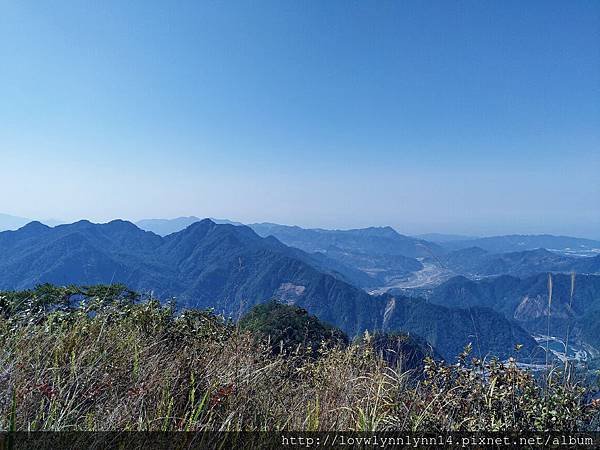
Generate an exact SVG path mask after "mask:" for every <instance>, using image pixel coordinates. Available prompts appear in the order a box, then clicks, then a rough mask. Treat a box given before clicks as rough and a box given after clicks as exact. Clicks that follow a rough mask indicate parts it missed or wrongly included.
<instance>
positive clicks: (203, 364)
mask: <svg viewBox="0 0 600 450" xmlns="http://www.w3.org/2000/svg"><path fill="white" fill-rule="evenodd" d="M100 293H101V294H102V295H99V294H100ZM58 294H60V295H58ZM62 294H64V292H62V291H59V292H56V293H55V294H53V295H54V300H53V301H52V302H50V303H49V302H48V300H47V298H46V299H45V297H42V296H34V298H29V299H25V300H24V302H23V303H22V304H21V306H19V307H15V303H14V302H13V303H11V300H10V299H8V301H6V300H7V299H6V298H4V299H2V298H1V295H0V349H1V350H0V430H142V431H144V430H157V431H160V430H165V431H167V430H168V431H171V430H183V431H201V430H294V431H296V430H360V431H369V430H412V431H436V430H439V431H452V430H557V429H569V430H574V429H585V428H586V427H590V426H592V420H593V417H594V415H595V409H594V408H593V406H591V405H586V403H585V401H584V399H585V397H584V392H583V389H581V388H580V387H579V386H577V385H574V384H571V383H562V382H561V383H554V384H551V385H548V386H547V387H546V388H545V389H541V388H540V386H539V385H538V384H537V382H536V380H535V378H534V377H533V376H532V375H531V374H530V373H529V372H526V371H523V370H521V369H519V368H518V366H517V365H516V364H515V362H514V361H510V362H508V363H502V362H500V361H496V360H491V361H489V362H485V363H484V362H481V361H479V360H477V359H474V358H472V359H471V360H469V354H468V351H466V352H465V353H464V354H462V355H461V356H460V358H459V360H458V362H457V363H456V364H447V363H443V362H440V361H434V360H432V359H428V360H427V361H426V363H425V367H424V368H423V369H421V372H418V373H415V372H411V371H407V370H406V368H405V367H402V366H389V365H388V364H387V363H386V362H385V361H384V359H383V358H382V357H381V355H379V354H378V353H377V352H376V351H375V350H374V346H373V345H371V343H370V339H369V337H365V339H362V340H361V341H360V342H358V341H357V342H356V343H353V344H350V345H347V346H343V345H337V346H323V347H322V348H321V350H320V351H319V352H318V354H317V356H315V355H314V352H313V351H312V349H304V348H297V349H296V350H294V351H290V352H284V351H282V352H273V347H272V343H269V342H265V341H260V340H257V339H256V337H255V336H252V335H250V334H248V333H245V332H243V331H242V330H240V329H239V328H237V327H235V326H234V325H233V324H231V323H229V322H228V321H227V320H224V319H223V318H221V317H218V316H215V315H213V314H212V313H210V312H206V311H194V310H191V311H186V312H184V313H182V314H177V313H176V311H175V309H174V308H173V307H172V306H171V305H161V304H160V303H159V302H157V301H155V300H153V299H149V300H147V301H144V302H142V303H136V302H135V301H133V300H132V298H129V297H127V295H125V294H124V293H123V292H111V293H110V295H105V294H106V293H105V292H100V291H98V292H96V293H94V292H93V291H92V292H91V293H90V291H85V292H83V294H82V293H79V294H77V295H83V297H84V300H83V301H82V302H81V304H80V305H77V306H72V305H71V306H69V305H68V302H64V303H59V302H57V301H56V299H57V298H63V297H64V296H63V295H62ZM31 295H32V296H33V294H31ZM35 295H38V294H35ZM69 295H71V294H69ZM77 295H75V298H77ZM18 300H19V301H21V300H23V298H22V297H19V298H18ZM3 302H4V303H3ZM2 305H4V306H2ZM281 348H282V349H283V346H282V347H281ZM548 405H551V408H549V407H548Z"/></svg>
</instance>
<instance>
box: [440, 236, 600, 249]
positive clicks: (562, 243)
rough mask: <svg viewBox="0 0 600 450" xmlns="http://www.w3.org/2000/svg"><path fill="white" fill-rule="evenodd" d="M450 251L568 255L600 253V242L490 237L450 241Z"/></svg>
mask: <svg viewBox="0 0 600 450" xmlns="http://www.w3.org/2000/svg"><path fill="white" fill-rule="evenodd" d="M443 246H444V248H446V249H448V250H460V249H465V248H469V247H478V248H481V249H483V250H485V251H487V252H490V253H508V252H522V251H525V250H537V249H541V248H544V249H547V250H556V251H561V252H566V253H577V252H583V253H587V252H593V251H596V253H600V241H595V240H592V239H584V238H577V237H571V236H553V235H549V234H537V235H522V234H513V235H507V236H489V237H483V238H476V239H464V240H448V241H446V242H444V243H443Z"/></svg>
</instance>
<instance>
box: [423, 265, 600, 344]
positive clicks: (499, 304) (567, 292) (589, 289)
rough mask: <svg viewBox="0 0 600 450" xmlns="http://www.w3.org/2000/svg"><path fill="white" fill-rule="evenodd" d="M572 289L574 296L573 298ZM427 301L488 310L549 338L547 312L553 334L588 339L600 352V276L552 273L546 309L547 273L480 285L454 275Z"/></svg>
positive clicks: (479, 281) (487, 281)
mask: <svg viewBox="0 0 600 450" xmlns="http://www.w3.org/2000/svg"><path fill="white" fill-rule="evenodd" d="M571 288H573V296H572V297H571ZM428 299H429V301H430V302H432V303H436V304H438V305H444V306H447V307H454V308H469V307H474V306H476V307H488V308H492V309H494V310H495V311H498V312H500V313H502V314H503V315H504V316H505V317H507V318H509V319H514V320H516V321H518V322H519V323H520V324H521V325H522V326H523V327H525V328H526V329H527V330H529V331H530V332H537V333H541V334H546V333H547V330H548V313H550V314H549V315H550V331H551V333H552V334H554V335H558V336H561V337H564V336H566V332H567V329H568V328H570V327H571V328H574V330H573V334H574V337H577V336H580V335H581V336H583V335H587V336H586V337H585V342H587V343H589V344H590V345H592V346H594V347H596V348H597V349H599V350H600V333H595V334H594V333H592V332H591V330H596V331H599V332H600V328H599V325H598V324H599V323H600V322H598V321H597V320H596V318H598V317H600V276H597V275H576V276H575V278H574V280H573V279H572V277H571V275H569V274H553V275H552V302H551V304H550V306H549V305H548V304H549V302H548V274H545V273H544V274H537V275H535V276H531V277H527V278H524V279H520V278H517V277H513V276H507V275H504V276H500V277H496V278H490V279H483V280H478V281H473V280H469V279H467V278H465V277H455V278H453V279H451V280H449V281H447V282H445V283H443V284H442V285H440V286H438V287H437V288H435V289H433V291H432V293H431V295H430V296H429V298H428Z"/></svg>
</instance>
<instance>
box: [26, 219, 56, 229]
mask: <svg viewBox="0 0 600 450" xmlns="http://www.w3.org/2000/svg"><path fill="white" fill-rule="evenodd" d="M49 229H50V227H49V226H48V225H44V224H43V223H42V222H39V221H37V220H34V221H32V222H29V223H28V224H26V225H23V226H22V227H21V230H22V231H44V230H49Z"/></svg>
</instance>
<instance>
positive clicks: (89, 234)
mask: <svg viewBox="0 0 600 450" xmlns="http://www.w3.org/2000/svg"><path fill="white" fill-rule="evenodd" d="M0 255H2V256H1V257H0V289H4V290H6V289H24V288H29V287H32V286H34V285H36V284H38V283H44V282H52V283H56V284H62V285H68V284H96V283H123V284H126V285H128V286H130V287H131V288H133V289H136V290H141V291H148V290H152V291H153V292H154V293H155V294H156V295H158V296H159V297H161V298H167V297H170V296H175V297H177V300H178V302H179V304H180V305H181V306H194V307H200V308H214V309H215V310H216V311H217V312H222V313H225V314H226V315H231V316H233V317H239V315H241V313H243V312H244V311H246V310H247V309H248V308H250V307H251V306H253V305H255V304H258V303H262V302H264V301H267V300H268V299H270V298H277V299H279V300H280V301H283V302H285V303H288V304H296V305H298V306H301V307H303V308H305V309H307V310H308V311H309V312H310V313H311V314H314V315H316V316H317V317H319V318H320V319H321V320H324V321H326V322H328V323H331V324H333V325H335V326H338V327H339V328H341V329H342V330H344V331H345V332H346V333H348V334H349V335H350V336H355V335H357V334H360V333H362V332H364V331H365V330H372V331H377V330H379V331H405V332H412V333H416V334H417V335H419V336H422V337H423V338H424V339H427V340H428V341H430V342H431V343H432V344H433V345H434V346H435V347H436V348H437V349H438V350H439V351H440V353H441V354H442V355H443V356H444V357H446V358H448V359H453V358H454V357H455V356H456V354H457V353H458V352H459V351H460V350H461V349H462V347H463V346H464V345H466V344H467V343H468V342H471V341H473V340H474V339H476V338H477V339H478V341H479V343H480V349H481V351H482V352H483V353H484V354H485V353H492V354H495V355H498V356H501V357H506V356H508V355H510V354H511V352H512V348H513V345H514V344H516V343H521V344H523V345H525V348H526V350H527V352H529V354H534V353H535V351H536V348H537V344H536V343H535V341H534V340H533V339H532V338H531V336H530V335H528V334H527V333H526V332H525V331H524V330H523V329H522V328H520V327H519V326H518V325H516V324H514V323H513V322H511V321H509V320H507V319H505V318H504V317H503V316H502V315H501V314H499V313H496V312H494V311H492V310H489V309H485V308H478V307H475V308H470V309H468V310H464V309H449V308H446V307H443V306H437V305H434V304H431V303H427V302H424V301H416V300H414V299H410V298H406V297H401V296H390V295H383V296H370V295H368V294H367V293H366V292H364V291H363V290H361V289H358V288H356V287H354V286H352V285H350V284H348V283H346V282H345V281H343V279H341V278H339V277H336V276H333V275H332V274H329V273H325V272H323V270H322V269H321V267H320V266H319V263H320V264H323V262H322V261H320V262H318V263H317V262H315V260H314V259H313V256H311V255H309V254H307V253H305V252H302V251H301V250H299V249H295V248H290V247H287V246H286V245H284V244H283V243H281V242H280V241H279V240H277V239H276V238H274V237H272V236H270V237H267V238H261V237H260V236H258V235H257V234H256V233H255V232H254V231H253V230H252V229H250V228H249V227H246V226H233V225H229V224H215V223H214V222H212V221H211V220H208V219H205V220H202V221H200V222H195V223H193V224H192V225H190V226H189V227H187V228H186V229H184V230H182V231H180V232H177V233H173V234H169V235H168V236H166V237H161V236H158V235H156V234H154V233H152V232H148V231H143V230H141V229H139V228H138V227H136V226H135V225H134V224H132V223H130V222H125V221H121V220H116V221H112V222H109V223H106V224H92V223H90V222H88V221H80V222H76V223H73V224H69V225H61V226H57V227H54V228H50V227H47V226H45V225H43V224H41V223H39V222H33V223H30V224H28V225H26V226H25V227H23V228H21V229H19V230H18V231H7V232H3V233H0Z"/></svg>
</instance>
